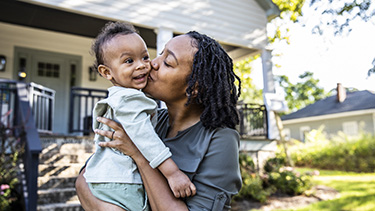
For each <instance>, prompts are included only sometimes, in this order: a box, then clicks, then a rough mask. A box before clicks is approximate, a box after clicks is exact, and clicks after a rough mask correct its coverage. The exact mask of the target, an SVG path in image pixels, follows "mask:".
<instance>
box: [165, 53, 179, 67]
mask: <svg viewBox="0 0 375 211" xmlns="http://www.w3.org/2000/svg"><path fill="white" fill-rule="evenodd" d="M167 52H168V54H169V55H172V56H173V58H174V59H175V60H176V63H177V65H178V59H177V57H176V55H175V54H174V53H173V51H171V50H167Z"/></svg>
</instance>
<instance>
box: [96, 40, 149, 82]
mask: <svg viewBox="0 0 375 211" xmlns="http://www.w3.org/2000/svg"><path fill="white" fill-rule="evenodd" d="M103 52H104V61H105V62H106V65H105V66H107V67H108V69H109V70H108V72H109V74H110V76H109V77H108V76H107V77H105V78H107V79H108V80H110V81H111V82H112V83H113V85H115V86H122V87H127V88H134V89H143V88H144V87H145V86H146V85H147V78H148V74H149V73H150V70H151V66H150V58H149V55H148V51H147V47H146V44H145V42H144V41H143V39H142V38H141V37H140V36H139V35H138V34H136V33H133V34H127V35H117V36H115V37H114V38H112V39H111V40H109V41H108V42H107V43H106V44H105V45H104V46H103ZM102 75H103V74H102Z"/></svg>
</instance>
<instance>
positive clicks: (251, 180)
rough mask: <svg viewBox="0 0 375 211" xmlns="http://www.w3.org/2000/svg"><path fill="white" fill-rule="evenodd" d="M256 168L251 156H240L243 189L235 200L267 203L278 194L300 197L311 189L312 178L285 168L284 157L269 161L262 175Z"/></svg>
mask: <svg viewBox="0 0 375 211" xmlns="http://www.w3.org/2000/svg"><path fill="white" fill-rule="evenodd" d="M254 166H255V165H254V162H253V160H252V159H251V157H250V156H248V155H245V154H241V155H240V167H241V176H242V188H241V190H240V192H239V194H238V195H237V196H236V197H235V200H236V199H241V198H251V199H254V200H257V201H260V202H266V201H267V199H268V197H269V196H270V195H272V194H274V193H276V192H280V193H286V194H289V195H298V194H302V193H303V192H305V191H306V190H308V189H310V188H311V182H310V177H309V176H308V175H301V174H300V173H298V172H296V171H294V169H293V168H291V167H285V159H284V158H282V157H276V158H271V159H269V160H268V161H267V162H266V164H265V171H264V173H262V174H261V173H259V172H257V171H256V169H255V167H254Z"/></svg>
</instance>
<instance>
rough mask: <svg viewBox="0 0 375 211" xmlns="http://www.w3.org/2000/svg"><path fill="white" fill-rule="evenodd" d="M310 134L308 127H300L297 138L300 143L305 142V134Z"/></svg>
mask: <svg viewBox="0 0 375 211" xmlns="http://www.w3.org/2000/svg"><path fill="white" fill-rule="evenodd" d="M308 132H310V127H309V126H302V127H300V128H299V134H300V135H299V137H300V139H301V141H303V142H305V134H306V133H308Z"/></svg>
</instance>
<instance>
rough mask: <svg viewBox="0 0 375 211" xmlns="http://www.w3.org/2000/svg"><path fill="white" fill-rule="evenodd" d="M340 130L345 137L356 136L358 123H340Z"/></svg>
mask: <svg viewBox="0 0 375 211" xmlns="http://www.w3.org/2000/svg"><path fill="white" fill-rule="evenodd" d="M342 129H343V132H344V133H345V134H346V135H349V136H355V135H358V123H357V122H356V121H351V122H344V123H342Z"/></svg>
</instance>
